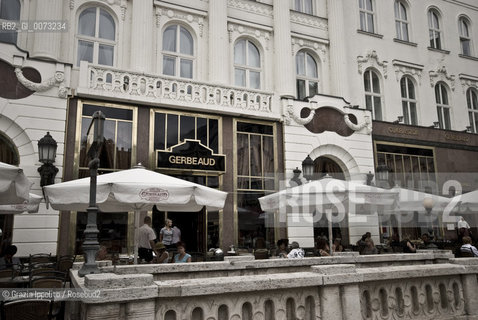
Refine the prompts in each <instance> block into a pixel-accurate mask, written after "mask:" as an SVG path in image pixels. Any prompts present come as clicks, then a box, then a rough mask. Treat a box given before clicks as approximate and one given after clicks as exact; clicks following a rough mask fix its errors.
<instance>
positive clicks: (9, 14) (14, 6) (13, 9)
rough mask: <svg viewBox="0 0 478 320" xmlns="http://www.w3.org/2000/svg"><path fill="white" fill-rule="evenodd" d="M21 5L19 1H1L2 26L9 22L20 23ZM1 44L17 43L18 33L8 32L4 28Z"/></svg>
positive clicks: (0, 33)
mask: <svg viewBox="0 0 478 320" xmlns="http://www.w3.org/2000/svg"><path fill="white" fill-rule="evenodd" d="M20 10H21V4H20V1H19V0H0V24H1V23H8V22H9V21H17V22H18V21H20ZM2 29H3V30H2V32H0V42H6V43H13V44H16V43H17V35H18V33H17V31H11V32H10V31H6V30H5V28H2Z"/></svg>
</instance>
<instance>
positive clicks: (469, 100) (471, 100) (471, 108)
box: [466, 88, 478, 133]
mask: <svg viewBox="0 0 478 320" xmlns="http://www.w3.org/2000/svg"><path fill="white" fill-rule="evenodd" d="M466 104H467V105H468V117H469V119H470V126H471V130H472V132H474V133H478V92H477V90H476V89H473V88H468V90H466Z"/></svg>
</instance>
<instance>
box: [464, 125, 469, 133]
mask: <svg viewBox="0 0 478 320" xmlns="http://www.w3.org/2000/svg"><path fill="white" fill-rule="evenodd" d="M463 132H467V133H471V126H466V129H465V130H463Z"/></svg>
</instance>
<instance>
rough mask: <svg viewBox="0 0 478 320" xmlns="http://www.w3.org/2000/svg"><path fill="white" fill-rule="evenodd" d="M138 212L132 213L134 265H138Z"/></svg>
mask: <svg viewBox="0 0 478 320" xmlns="http://www.w3.org/2000/svg"><path fill="white" fill-rule="evenodd" d="M138 226H139V212H138V211H136V210H135V211H134V252H133V255H134V264H137V263H138V244H139V243H138V242H139V229H138Z"/></svg>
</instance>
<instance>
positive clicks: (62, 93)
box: [15, 67, 68, 98]
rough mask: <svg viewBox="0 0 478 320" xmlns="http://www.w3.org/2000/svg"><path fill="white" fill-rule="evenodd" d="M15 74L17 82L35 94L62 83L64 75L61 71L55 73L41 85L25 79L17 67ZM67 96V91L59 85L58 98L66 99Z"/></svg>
mask: <svg viewBox="0 0 478 320" xmlns="http://www.w3.org/2000/svg"><path fill="white" fill-rule="evenodd" d="M15 74H16V76H17V79H18V81H19V82H20V83H21V84H22V85H24V86H25V87H26V88H28V89H30V90H31V91H36V92H43V91H47V90H50V89H51V88H53V87H54V86H56V85H57V84H61V83H63V81H64V80H65V75H64V73H63V72H61V71H57V72H55V75H54V76H53V77H51V78H50V79H48V80H46V81H43V82H41V83H35V82H33V81H30V80H28V79H27V78H25V76H24V75H23V72H22V70H21V69H20V68H19V67H16V68H15ZM67 94H68V89H67V88H65V87H64V86H61V85H60V86H59V90H58V96H59V97H60V98H66V96H67Z"/></svg>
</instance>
